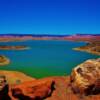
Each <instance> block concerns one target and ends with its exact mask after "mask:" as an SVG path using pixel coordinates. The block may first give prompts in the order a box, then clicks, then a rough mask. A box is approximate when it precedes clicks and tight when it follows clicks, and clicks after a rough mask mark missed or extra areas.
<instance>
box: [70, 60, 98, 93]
mask: <svg viewBox="0 0 100 100" xmlns="http://www.w3.org/2000/svg"><path fill="white" fill-rule="evenodd" d="M71 85H72V89H73V90H74V92H75V93H80V94H85V95H90V94H99V93H100V59H96V60H94V59H92V60H87V61H86V62H84V63H82V64H80V65H78V66H77V67H75V68H74V69H73V71H72V74H71Z"/></svg>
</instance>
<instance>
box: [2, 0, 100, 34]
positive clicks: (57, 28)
mask: <svg viewBox="0 0 100 100" xmlns="http://www.w3.org/2000/svg"><path fill="white" fill-rule="evenodd" d="M0 33H27V34H30V33H35V34H74V33H92V34H94V33H96V34H97V33H100V0H0Z"/></svg>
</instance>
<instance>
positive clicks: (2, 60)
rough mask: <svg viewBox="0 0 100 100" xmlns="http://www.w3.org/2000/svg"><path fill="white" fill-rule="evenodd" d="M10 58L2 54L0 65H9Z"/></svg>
mask: <svg viewBox="0 0 100 100" xmlns="http://www.w3.org/2000/svg"><path fill="white" fill-rule="evenodd" d="M9 63H10V60H9V59H8V58H7V57H5V56H4V55H0V66H4V65H8V64H9Z"/></svg>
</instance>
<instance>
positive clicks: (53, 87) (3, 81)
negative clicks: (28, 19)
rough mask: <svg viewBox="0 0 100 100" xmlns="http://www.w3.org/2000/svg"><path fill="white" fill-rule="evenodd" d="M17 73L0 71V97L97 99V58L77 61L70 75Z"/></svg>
mask: <svg viewBox="0 0 100 100" xmlns="http://www.w3.org/2000/svg"><path fill="white" fill-rule="evenodd" d="M6 74H7V75H6ZM9 74H10V75H9ZM17 74H18V72H17V73H16V74H14V72H7V71H4V72H2V71H1V73H0V100H100V59H96V60H94V59H92V60H87V61H86V62H84V63H82V64H80V65H78V66H77V67H75V68H74V69H73V71H72V73H71V75H70V76H62V77H61V76H60V77H49V78H43V79H33V78H31V77H28V76H26V75H24V74H22V73H20V76H18V75H17ZM14 77H15V78H16V77H17V79H16V80H14V82H13V81H11V79H13V78H14ZM25 77H26V80H25V81H24V79H25ZM22 79H23V80H22Z"/></svg>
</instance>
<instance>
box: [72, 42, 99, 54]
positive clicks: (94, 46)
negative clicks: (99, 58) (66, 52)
mask: <svg viewBox="0 0 100 100" xmlns="http://www.w3.org/2000/svg"><path fill="white" fill-rule="evenodd" d="M73 50H78V51H85V52H88V53H92V54H95V55H100V41H95V42H94V41H93V42H91V41H90V42H88V43H87V44H86V45H85V46H81V47H78V48H73Z"/></svg>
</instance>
